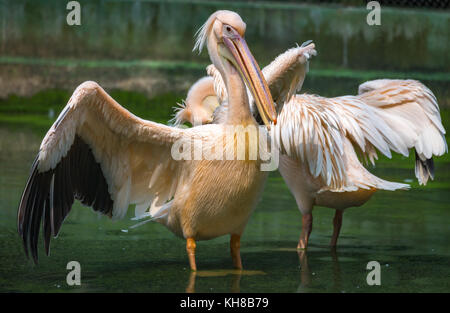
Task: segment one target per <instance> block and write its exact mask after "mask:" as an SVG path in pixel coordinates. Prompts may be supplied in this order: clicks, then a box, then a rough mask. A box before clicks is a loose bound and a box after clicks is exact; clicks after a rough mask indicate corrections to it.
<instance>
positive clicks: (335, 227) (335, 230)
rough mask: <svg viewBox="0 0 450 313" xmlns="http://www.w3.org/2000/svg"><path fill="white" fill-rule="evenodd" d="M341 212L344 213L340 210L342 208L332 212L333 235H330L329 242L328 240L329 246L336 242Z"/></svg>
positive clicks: (340, 224)
mask: <svg viewBox="0 0 450 313" xmlns="http://www.w3.org/2000/svg"><path fill="white" fill-rule="evenodd" d="M343 214H344V211H342V210H336V213H335V214H334V219H333V236H332V237H331V242H330V246H332V247H335V246H336V244H337V240H338V237H339V232H340V231H341V226H342V215H343Z"/></svg>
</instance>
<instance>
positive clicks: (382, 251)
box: [0, 98, 450, 292]
mask: <svg viewBox="0 0 450 313" xmlns="http://www.w3.org/2000/svg"><path fill="white" fill-rule="evenodd" d="M134 99H136V98H134ZM4 105H5V104H3V106H2V107H3V108H4ZM138 107H139V106H138V105H137V106H136V108H138ZM56 113H58V112H56ZM442 113H443V117H444V124H445V127H446V128H447V129H449V126H450V125H449V123H448V120H449V119H448V116H449V112H448V111H443V112H442ZM9 114H10V116H11V117H14V116H16V118H17V119H19V120H20V116H23V115H21V114H19V113H17V114H16V115H13V114H12V113H9ZM34 118H35V119H36V120H39V121H40V122H41V124H40V125H41V126H40V127H41V128H39V129H40V130H39V131H36V129H35V128H29V127H26V126H24V125H25V124H24V123H22V124H21V123H17V124H14V123H10V124H5V123H3V122H2V126H1V127H0V291H3V292H5V291H8V292H11V291H13V292H87V291H89V292H185V291H195V292H236V291H240V292H449V291H450V279H449V277H450V267H449V265H450V228H449V226H448V222H449V220H450V210H449V187H450V160H449V158H448V156H445V157H443V158H441V159H438V160H436V180H435V181H434V182H432V183H430V184H429V185H428V186H426V187H419V186H418V184H417V183H416V182H415V181H414V182H413V183H412V189H411V190H410V191H397V192H383V191H380V192H378V193H376V194H375V196H374V197H373V198H372V199H371V200H370V201H369V202H368V203H366V204H365V205H364V206H362V207H360V208H350V209H348V210H347V211H346V213H345V214H344V223H343V228H342V232H341V236H340V240H339V245H338V248H337V250H336V251H333V250H330V248H329V247H328V246H327V244H328V242H329V240H330V236H331V232H332V218H333V214H334V212H333V210H330V209H326V208H316V209H315V211H314V226H313V232H312V235H311V240H310V247H309V249H308V251H307V252H304V253H302V254H299V253H298V252H297V251H296V249H295V247H296V245H297V239H298V236H299V234H300V225H301V215H300V213H299V211H298V209H297V207H296V204H295V201H294V199H293V197H292V196H291V194H290V193H289V191H288V189H287V187H286V185H285V184H284V182H283V180H282V178H281V177H280V175H279V174H278V173H277V172H274V173H272V174H271V175H270V178H269V180H268V182H267V185H266V188H265V192H264V194H263V198H262V200H261V201H260V203H259V204H258V206H257V208H256V211H255V213H254V214H253V215H252V217H251V219H250V222H249V224H248V226H247V228H246V231H245V233H244V235H243V238H242V247H241V254H242V259H243V265H244V268H245V271H243V272H242V273H239V272H236V271H233V270H232V265H231V258H230V256H229V248H228V240H229V239H228V238H227V237H221V238H217V239H214V240H210V241H202V242H198V245H197V265H198V268H199V271H198V273H197V274H196V275H194V274H192V273H191V272H190V270H189V267H188V261H187V257H186V253H185V242H184V241H183V240H180V239H178V238H176V237H175V236H174V235H173V234H172V233H170V232H169V231H168V230H167V229H166V228H165V227H163V226H161V225H159V224H153V223H147V224H145V225H143V226H141V227H138V228H135V229H129V230H128V232H124V231H123V230H126V229H128V228H129V227H130V226H132V225H134V224H135V223H136V222H135V221H131V220H130V218H131V217H132V216H133V210H131V209H130V210H129V214H128V216H127V217H126V218H125V219H123V220H121V221H118V222H111V221H110V220H109V219H108V218H106V217H104V216H100V215H97V214H96V213H93V211H92V210H91V209H89V208H85V207H82V206H81V205H80V204H79V203H76V204H75V205H74V206H73V208H72V211H71V213H70V215H69V217H68V218H67V220H66V221H65V223H64V225H63V227H62V230H61V233H60V235H59V237H58V238H57V239H53V240H52V247H51V256H50V257H47V256H45V255H44V251H43V243H42V242H40V244H39V246H40V251H39V252H40V263H39V265H37V266H35V265H33V263H32V262H31V261H30V260H28V259H27V258H26V257H25V254H24V252H23V248H22V243H21V240H20V238H19V236H18V234H17V231H16V212H17V205H18V202H19V199H20V195H21V192H22V190H23V188H24V186H25V182H26V179H27V177H28V171H29V168H30V165H31V162H32V160H33V158H34V156H35V154H36V153H37V150H38V149H39V144H40V141H41V139H42V133H43V132H44V131H45V128H43V127H44V126H42V125H47V124H50V123H51V120H50V119H48V118H47V117H46V116H45V115H44V116H42V115H41V116H39V115H37V116H35V117H34ZM35 127H39V125H37V126H35ZM372 171H373V172H374V173H375V174H377V175H379V176H381V177H383V178H385V179H388V180H394V181H400V182H402V181H404V180H405V179H406V180H408V179H413V178H414V174H413V160H412V158H411V157H410V158H409V159H406V158H402V157H396V158H394V159H393V160H386V159H382V160H380V162H378V163H377V167H376V168H375V169H372ZM72 260H76V261H78V262H79V263H80V264H81V286H76V287H71V286H68V285H67V284H66V275H67V274H68V272H69V270H66V265H67V263H68V262H69V261H72ZM373 260H374V261H378V262H379V263H380V264H381V286H368V285H367V283H366V276H367V274H368V272H369V271H368V270H366V265H367V263H368V262H369V261H373Z"/></svg>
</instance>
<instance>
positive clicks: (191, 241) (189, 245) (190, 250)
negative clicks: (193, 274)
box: [186, 238, 197, 271]
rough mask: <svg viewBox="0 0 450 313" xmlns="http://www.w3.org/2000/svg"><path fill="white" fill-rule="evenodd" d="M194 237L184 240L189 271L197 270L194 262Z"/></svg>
mask: <svg viewBox="0 0 450 313" xmlns="http://www.w3.org/2000/svg"><path fill="white" fill-rule="evenodd" d="M195 247H196V244H195V239H194V238H188V239H187V240H186V252H187V254H188V257H189V265H190V266H191V271H196V270H197V265H196V264H195Z"/></svg>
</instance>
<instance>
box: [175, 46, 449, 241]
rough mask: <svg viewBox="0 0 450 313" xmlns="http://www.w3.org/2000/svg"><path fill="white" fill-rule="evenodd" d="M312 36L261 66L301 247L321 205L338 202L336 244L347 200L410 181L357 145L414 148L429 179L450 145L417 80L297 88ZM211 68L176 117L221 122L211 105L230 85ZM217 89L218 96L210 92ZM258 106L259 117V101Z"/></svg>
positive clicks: (418, 167) (431, 99)
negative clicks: (378, 167)
mask: <svg viewBox="0 0 450 313" xmlns="http://www.w3.org/2000/svg"><path fill="white" fill-rule="evenodd" d="M308 43H309V42H307V43H305V44H304V45H302V47H297V48H293V49H290V50H288V51H286V52H285V53H283V54H281V55H280V56H278V57H277V58H276V59H275V60H274V61H273V62H272V63H270V64H269V65H268V66H266V67H265V68H263V70H262V73H263V74H264V76H265V79H266V81H267V82H268V85H269V88H270V91H271V94H272V96H273V100H274V102H275V104H276V109H277V112H278V116H277V120H278V124H277V125H276V126H275V127H274V128H273V129H272V133H271V135H272V137H273V139H274V142H275V143H276V146H277V147H278V149H279V151H280V152H281V155H280V165H279V171H280V173H281V175H282V177H283V178H284V180H285V182H286V183H287V185H288V187H289V189H290V191H291V193H292V194H293V195H294V197H295V200H296V203H297V205H298V208H299V210H300V212H301V213H302V231H301V235H300V238H299V242H298V245H297V248H298V249H306V248H307V245H308V240H309V236H310V233H311V230H312V222H313V216H312V210H313V208H314V206H316V205H318V206H324V207H329V208H333V209H336V212H335V216H334V219H333V235H332V238H331V242H330V245H331V246H332V247H335V246H336V245H337V240H338V237H339V233H340V229H341V226H342V218H343V212H344V210H345V209H346V208H348V207H356V206H361V205H362V204H364V203H366V202H367V201H368V200H369V199H370V197H371V196H372V195H373V194H374V193H375V192H376V191H377V190H391V191H393V190H397V189H408V188H409V185H407V184H401V183H394V182H388V181H386V180H383V179H380V178H378V177H376V176H374V175H373V174H371V173H370V172H369V171H368V170H367V169H366V168H365V167H364V166H363V165H362V164H361V162H360V161H359V159H358V155H357V152H358V153H360V155H361V156H362V157H363V158H364V159H365V160H366V162H367V161H368V160H370V162H371V163H372V164H374V162H375V160H376V159H377V151H376V150H378V151H380V152H381V153H382V154H384V155H385V156H387V157H389V158H391V151H394V152H396V153H400V154H402V155H404V156H408V154H409V149H412V148H414V149H415V155H416V164H415V175H416V177H417V179H418V181H419V183H420V184H421V185H425V184H426V183H427V181H428V179H434V165H433V156H440V155H443V154H444V153H446V152H447V150H448V148H447V143H446V141H445V137H444V134H445V129H444V127H443V126H442V122H441V117H440V113H439V106H438V103H437V100H436V98H435V96H434V94H433V93H432V92H431V91H430V90H429V89H428V88H427V87H426V86H424V85H423V84H421V83H420V82H418V81H415V80H390V79H380V80H373V81H368V82H365V83H363V84H362V85H360V86H359V89H358V95H356V96H342V97H336V98H325V97H320V96H316V95H308V94H295V91H297V90H299V89H300V88H301V85H302V83H303V80H304V78H305V75H306V73H307V71H308V60H309V59H310V57H311V56H313V55H316V51H315V49H314V48H315V47H314V44H308ZM207 72H208V74H209V75H210V76H211V77H210V78H208V79H207V78H204V79H201V80H199V81H198V82H197V83H195V84H194V85H193V86H192V87H191V91H193V90H197V91H200V92H198V93H196V97H195V98H194V97H192V96H191V94H188V97H187V98H186V102H185V104H184V107H183V108H181V109H180V110H179V111H178V112H177V113H176V115H175V122H176V123H182V122H183V121H189V122H191V123H194V122H195V121H194V119H195V118H196V119H197V120H198V121H200V122H202V123H209V122H210V121H213V122H215V123H220V122H221V119H222V117H223V116H224V112H226V110H227V108H226V106H224V105H221V106H219V107H218V108H216V109H215V110H212V109H211V108H213V107H215V105H217V103H221V100H220V99H223V98H224V97H225V96H226V89H225V88H224V85H223V83H222V81H221V77H220V75H219V73H218V72H217V70H216V69H215V68H214V66H213V65H210V66H208V68H207ZM212 90H214V92H215V93H214V94H213V93H212ZM201 92H203V94H202V93H201ZM214 95H216V96H217V97H218V98H219V100H217V101H213V100H211V97H212V96H214ZM206 100H207V101H206ZM250 104H251V105H252V102H250ZM252 112H255V116H256V118H257V119H258V117H257V112H256V111H255V110H254V108H252ZM208 113H209V114H208ZM198 121H197V122H198Z"/></svg>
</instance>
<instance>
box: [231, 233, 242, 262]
mask: <svg viewBox="0 0 450 313" xmlns="http://www.w3.org/2000/svg"><path fill="white" fill-rule="evenodd" d="M240 249H241V236H239V235H236V234H232V235H231V238H230V252H231V258H232V259H233V265H234V268H236V269H239V270H241V269H242V261H241V250H240Z"/></svg>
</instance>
